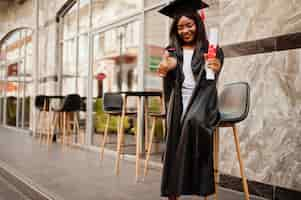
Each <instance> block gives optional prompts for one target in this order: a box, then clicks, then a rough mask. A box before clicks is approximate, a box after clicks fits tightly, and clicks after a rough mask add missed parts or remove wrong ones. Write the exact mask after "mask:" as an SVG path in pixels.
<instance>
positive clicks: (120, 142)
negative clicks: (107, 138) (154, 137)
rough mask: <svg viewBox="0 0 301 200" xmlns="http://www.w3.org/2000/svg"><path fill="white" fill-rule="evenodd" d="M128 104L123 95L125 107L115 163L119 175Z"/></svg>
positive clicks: (123, 108)
mask: <svg viewBox="0 0 301 200" xmlns="http://www.w3.org/2000/svg"><path fill="white" fill-rule="evenodd" d="M126 105H127V97H126V96H125V97H123V107H122V115H121V122H120V128H119V131H118V136H117V159H116V165H115V173H116V175H117V176H118V175H119V171H120V170H119V168H120V154H121V145H122V141H123V135H124V120H125V113H126Z"/></svg>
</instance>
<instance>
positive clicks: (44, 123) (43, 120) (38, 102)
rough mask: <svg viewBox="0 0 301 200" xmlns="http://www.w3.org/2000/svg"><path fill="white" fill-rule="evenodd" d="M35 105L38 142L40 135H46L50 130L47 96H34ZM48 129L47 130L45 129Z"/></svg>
mask: <svg viewBox="0 0 301 200" xmlns="http://www.w3.org/2000/svg"><path fill="white" fill-rule="evenodd" d="M35 107H36V109H37V110H38V116H37V126H36V127H37V129H36V133H39V136H40V139H39V140H40V142H42V139H43V138H42V136H43V135H47V137H48V131H49V130H50V121H49V120H47V118H48V117H47V115H49V98H48V96H46V95H38V96H36V97H35ZM47 129H48V130H47Z"/></svg>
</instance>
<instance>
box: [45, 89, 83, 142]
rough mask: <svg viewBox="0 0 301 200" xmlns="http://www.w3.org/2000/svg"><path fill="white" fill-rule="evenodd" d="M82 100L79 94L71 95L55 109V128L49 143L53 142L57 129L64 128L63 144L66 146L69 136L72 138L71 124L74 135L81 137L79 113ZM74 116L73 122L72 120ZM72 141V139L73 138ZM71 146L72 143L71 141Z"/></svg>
mask: <svg viewBox="0 0 301 200" xmlns="http://www.w3.org/2000/svg"><path fill="white" fill-rule="evenodd" d="M80 105H81V98H80V96H79V95H77V94H70V95H67V96H66V97H65V98H64V101H63V104H62V106H61V107H60V108H58V109H53V115H54V116H53V118H54V119H53V127H52V131H51V132H50V133H49V134H50V135H49V137H48V141H47V142H48V143H50V142H52V140H53V136H54V129H55V128H60V127H61V128H62V129H63V130H62V131H63V135H62V144H63V146H64V145H65V140H66V137H67V136H72V132H71V124H72V125H73V133H76V134H77V135H76V136H78V135H79V121H78V112H79V111H80ZM72 114H73V121H71V120H70V118H71V116H72ZM71 139H72V138H71ZM69 144H70V141H69Z"/></svg>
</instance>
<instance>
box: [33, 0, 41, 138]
mask: <svg viewBox="0 0 301 200" xmlns="http://www.w3.org/2000/svg"><path fill="white" fill-rule="evenodd" d="M34 18H35V28H34V31H33V33H34V34H33V37H34V39H33V46H34V51H33V58H34V65H33V85H34V89H33V96H32V97H31V98H32V100H31V108H32V111H31V114H32V119H33V120H32V126H31V130H32V131H33V135H34V136H35V134H36V133H35V130H36V109H35V104H34V101H35V97H36V95H37V92H38V70H39V68H38V67H39V0H34Z"/></svg>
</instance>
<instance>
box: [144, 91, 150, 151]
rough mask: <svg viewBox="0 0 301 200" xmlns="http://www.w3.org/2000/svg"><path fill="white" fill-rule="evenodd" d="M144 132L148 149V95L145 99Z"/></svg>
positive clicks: (145, 145) (145, 146)
mask: <svg viewBox="0 0 301 200" xmlns="http://www.w3.org/2000/svg"><path fill="white" fill-rule="evenodd" d="M143 114H144V118H143V119H144V133H145V144H144V148H145V150H146V151H147V147H148V146H149V145H148V143H149V134H148V99H147V97H146V98H145V99H144V113H143Z"/></svg>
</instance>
